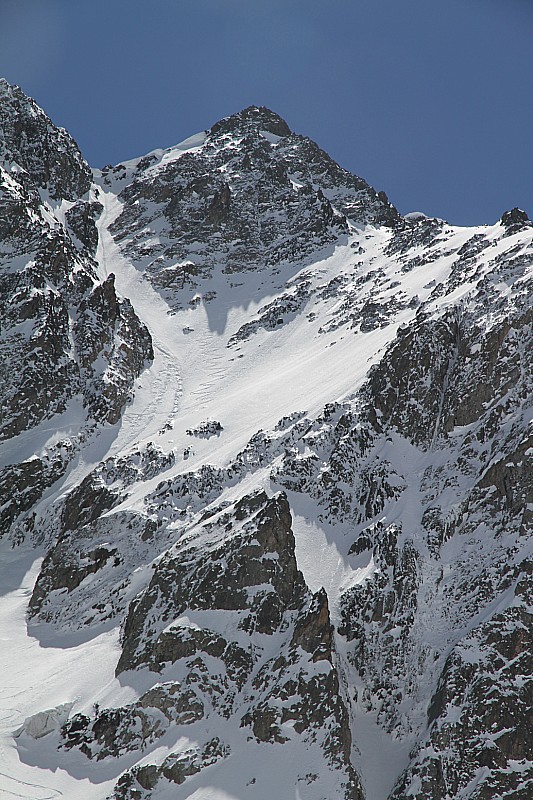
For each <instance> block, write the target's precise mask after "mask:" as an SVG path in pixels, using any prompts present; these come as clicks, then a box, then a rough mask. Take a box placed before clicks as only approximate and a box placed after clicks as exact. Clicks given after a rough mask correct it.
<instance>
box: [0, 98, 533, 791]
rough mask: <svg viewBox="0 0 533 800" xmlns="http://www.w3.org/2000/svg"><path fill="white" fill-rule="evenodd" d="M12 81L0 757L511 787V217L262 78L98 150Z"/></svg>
mask: <svg viewBox="0 0 533 800" xmlns="http://www.w3.org/2000/svg"><path fill="white" fill-rule="evenodd" d="M0 92H1V96H2V104H1V106H0V126H1V130H2V131H3V143H2V151H1V156H2V161H1V164H0V176H1V184H0V191H1V194H0V209H1V213H0V280H1V281H2V307H1V315H2V316H1V325H2V336H1V339H0V347H1V348H2V359H1V365H0V370H1V375H2V380H1V384H0V385H1V399H2V418H1V426H0V436H1V440H2V441H1V445H0V457H1V459H2V460H1V466H2V471H1V473H0V486H1V487H2V506H1V508H0V521H1V525H2V529H1V532H2V535H3V537H4V539H3V542H2V547H3V551H2V552H3V553H4V556H2V557H3V559H4V561H5V563H6V564H8V563H12V560H13V558H17V557H19V556H17V554H20V558H22V556H23V555H24V557H27V558H31V554H32V553H34V555H35V556H37V555H42V556H43V557H44V559H43V561H42V564H41V565H40V567H39V570H38V574H37V575H36V578H35V579H34V581H33V582H32V583H31V586H29V603H28V599H26V601H25V602H26V603H28V607H27V614H28V617H27V619H28V632H29V635H30V636H31V637H34V638H33V640H34V641H35V640H36V641H37V642H40V643H41V645H42V647H41V648H40V649H39V651H38V652H36V654H35V655H34V656H32V658H33V659H34V661H30V662H29V663H28V669H27V674H28V680H27V681H26V682H24V681H25V679H24V678H23V677H21V676H19V675H17V674H16V672H14V671H13V663H14V660H16V658H17V656H16V653H15V651H14V652H13V654H12V655H10V656H9V657H8V662H7V665H8V666H7V667H6V669H8V668H11V672H10V673H9V674H10V675H11V673H13V681H14V682H17V681H18V683H17V686H19V684H20V690H19V695H20V694H23V695H24V697H25V701H24V702H25V705H24V707H23V709H22V708H20V707H19V706H17V708H18V709H19V710H18V711H17V712H16V713H17V714H19V715H22V718H21V719H19V724H20V723H22V722H23V719H24V717H26V718H27V721H26V723H24V724H23V725H22V727H21V728H20V729H19V731H18V739H17V742H18V752H19V755H20V759H21V761H20V764H19V766H16V765H14V762H11V761H9V762H8V761H6V763H8V768H9V770H10V771H9V772H6V773H5V774H6V776H8V777H7V778H6V780H10V781H17V780H18V781H26V782H27V780H28V778H29V777H30V776H32V775H33V776H34V777H35V774H36V773H35V771H36V770H37V772H38V775H39V778H40V785H41V784H42V785H43V786H50V787H55V788H56V789H59V788H61V790H62V791H64V793H65V794H67V796H68V793H69V792H70V796H75V794H76V792H79V791H80V786H81V785H82V782H83V785H84V786H87V785H90V787H91V790H90V791H91V792H93V794H91V795H90V796H91V797H93V796H94V798H102V800H103V798H104V797H113V798H115V800H126V799H127V800H133V799H134V798H135V800H144V799H146V800H148V798H153V800H161V799H162V798H167V797H173V798H175V797H180V798H181V797H183V798H186V797H196V796H198V797H200V796H204V795H203V794H202V793H203V792H207V791H209V792H211V793H212V795H210V796H213V797H216V798H217V800H218V799H219V798H224V800H226V798H228V797H231V798H241V797H242V798H244V797H250V796H251V795H252V794H253V795H254V796H255V797H257V798H258V800H262V799H263V798H265V800H266V798H270V797H272V796H279V797H284V796H293V795H295V796H297V797H301V798H305V799H306V800H307V799H309V800H320V798H324V797H328V798H353V799H356V800H363V798H365V799H366V800H386V798H390V800H400V798H409V797H412V798H416V800H426V798H432V799H434V800H445V798H452V797H453V798H463V800H478V799H479V800H482V799H483V800H485V799H486V800H488V799H489V798H493V797H504V796H505V797H506V798H513V799H516V800H525V798H526V797H529V796H530V795H531V792H532V791H533V773H532V767H531V764H532V762H533V755H532V752H531V749H532V747H533V731H532V729H531V720H530V709H531V704H532V699H533V698H532V682H531V674H532V666H533V665H532V664H531V641H530V638H531V591H532V588H531V586H532V583H531V581H532V577H531V563H532V557H531V532H532V520H533V473H532V460H531V454H532V453H533V439H532V432H531V420H532V419H533V410H532V393H533V392H532V388H533V381H532V359H531V352H533V341H532V339H533V337H532V325H531V323H532V318H533V315H532V310H531V300H530V298H531V296H532V291H531V289H532V274H533V255H532V254H533V228H532V226H531V223H530V222H529V220H528V219H527V216H526V215H525V214H524V212H521V211H520V210H518V209H513V210H512V211H509V212H506V213H505V214H504V215H503V217H502V219H501V220H500V221H499V222H498V223H497V224H495V225H493V226H487V227H479V228H475V229H468V228H457V227H452V226H450V225H448V224H447V223H445V222H444V221H442V220H436V219H428V218H425V217H423V216H418V217H416V218H410V217H409V218H405V219H404V218H402V217H401V216H400V215H399V213H398V212H397V211H396V209H394V207H393V206H392V205H391V204H390V203H389V201H388V199H387V197H386V196H385V195H384V194H383V193H382V192H379V193H378V192H376V191H375V190H374V189H372V187H370V186H369V185H368V184H367V183H366V182H365V181H364V180H362V179H361V178H358V177H356V176H353V175H350V174H349V173H347V172H346V171H345V170H343V169H342V168H341V167H340V166H338V165H337V164H335V162H333V161H332V160H331V159H330V158H329V157H328V156H327V154H325V153H324V152H323V151H321V150H320V148H319V147H318V146H317V145H315V144H314V143H313V142H311V141H310V140H308V139H306V138H305V137H303V136H300V135H297V134H294V133H293V132H291V130H290V128H289V127H288V125H287V124H286V123H285V121H284V120H282V119H281V118H280V117H278V116H277V115H276V114H274V113H273V112H271V111H269V110H268V109H265V108H256V107H251V108H248V109H245V110H244V111H242V112H240V113H239V114H235V115H233V116H231V117H228V118H226V119H224V120H221V121H220V122H218V123H216V124H215V125H213V127H212V128H211V129H210V130H209V131H205V132H203V133H201V134H197V135H195V136H193V137H191V138H190V139H188V140H186V141H185V142H183V143H181V144H180V145H177V146H176V147H173V148H169V149H167V150H156V151H154V152H153V153H150V154H148V155H147V156H145V157H143V158H140V159H135V160H133V161H129V162H124V163H123V164H120V165H118V166H117V167H114V168H107V169H104V170H103V171H94V172H93V173H91V172H90V170H89V168H88V166H87V165H86V164H85V162H84V161H83V159H82V157H81V155H80V154H79V151H78V149H77V147H76V145H75V144H74V142H73V141H72V140H71V139H70V137H69V136H68V134H66V132H65V131H62V130H59V129H57V128H55V127H54V126H53V124H52V123H51V122H50V121H49V120H48V118H47V117H46V116H45V115H44V113H43V112H42V111H41V110H40V109H38V108H37V107H36V106H35V104H34V103H33V101H31V100H29V99H28V98H26V97H25V96H24V95H23V94H22V92H21V91H20V90H19V89H18V88H16V87H10V86H9V85H8V84H6V83H5V82H4V83H2V84H0ZM9 550H11V553H10V554H9V555H8V552H9ZM6 569H7V567H6ZM17 585H18V584H17ZM6 602H7V601H6ZM6 607H7V606H6ZM97 648H101V649H98V650H97ZM102 648H103V649H102ZM48 651H53V653H54V655H53V659H52V654H51V652H48ZM93 651H94V653H96V652H98V653H101V654H102V653H105V657H104V655H101V656H99V657H98V658H99V659H100V660H99V662H98V663H101V664H104V663H105V664H106V665H107V666H106V667H105V668H104V667H102V671H101V674H99V673H98V670H96V672H95V674H87V675H86V676H80V675H79V672H78V671H77V664H78V663H81V661H78V659H85V658H86V659H87V662H85V661H84V662H83V663H89V664H90V663H93V662H92V661H91V653H92V652H93ZM25 652H26V651H25ZM28 652H29V651H28ZM32 652H33V651H32ZM74 653H75V656H74ZM28 658H29V656H28ZM56 658H57V659H58V660H54V659H56ZM10 664H11V667H10V666H9V665H10ZM48 664H50V668H48V666H47V665H48ZM52 664H53V666H52ZM58 665H59V666H58ZM37 668H38V669H39V670H40V672H39V674H41V673H42V674H46V675H49V676H50V675H52V670H53V671H54V674H56V673H57V671H58V670H60V671H61V670H62V672H61V674H62V675H64V680H63V685H64V687H65V688H64V689H63V690H62V692H63V694H61V696H60V697H59V700H60V703H59V704H58V706H57V708H55V710H51V709H50V706H51V705H53V704H54V703H55V702H56V699H58V694H57V691H55V690H54V693H52V692H51V690H47V688H46V687H47V686H48V683H47V681H48V680H49V678H46V680H44V683H43V687H42V689H40V690H38V689H36V688H32V686H31V684H32V680H31V675H32V674H37ZM48 669H49V671H48V672H47V670H48ZM32 670H33V673H32ZM6 674H7V673H6ZM70 684H72V687H74V686H76V687H78V688H77V689H76V691H74V688H72V690H71V689H70V688H69V686H70ZM10 685H11V684H10ZM80 687H81V688H80ZM49 696H50V699H49V700H48V699H47V698H48V697H49ZM52 697H53V699H52ZM6 702H7V701H6V700H4V699H3V700H2V703H3V704H4V705H5V704H6ZM45 709H48V712H49V713H48V714H47V715H45V717H43V716H42V715H41V716H39V713H38V712H42V711H44V710H45ZM13 713H14V712H13ZM36 715H37V716H36ZM10 718H11V717H10ZM17 719H18V717H17ZM43 720H44V721H43ZM13 727H15V724H13ZM10 730H11V728H10ZM36 732H37V733H36ZM44 734H46V739H45V740H44V741H42V740H41V736H43V735H44ZM36 736H37V738H36ZM7 752H8V751H7V750H6V753H7ZM51 753H53V756H52V755H51ZM6 758H7V756H6ZM36 765H39V766H38V767H37V766H36ZM8 768H6V769H8ZM17 770H19V771H18V772H17ZM48 770H57V775H58V776H60V777H56V778H55V779H54V778H53V777H52V776H53V775H54V774H55V773H52V772H48ZM54 780H55V781H56V783H54ZM1 781H2V777H1V776H0V786H1ZM6 785H7V784H6ZM10 785H11V784H10Z"/></svg>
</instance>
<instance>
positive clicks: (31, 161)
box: [0, 81, 153, 538]
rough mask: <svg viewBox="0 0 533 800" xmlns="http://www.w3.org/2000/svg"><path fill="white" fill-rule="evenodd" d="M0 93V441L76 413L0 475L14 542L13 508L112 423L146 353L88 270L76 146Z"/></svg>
mask: <svg viewBox="0 0 533 800" xmlns="http://www.w3.org/2000/svg"><path fill="white" fill-rule="evenodd" d="M0 100H1V102H0V128H1V130H2V141H1V150H0V209H1V211H2V213H1V219H2V221H1V223H0V294H1V300H0V325H1V327H2V334H3V335H2V340H1V342H0V385H1V390H0V392H1V396H0V402H1V414H0V440H3V441H6V440H8V439H12V438H13V437H17V436H20V435H21V434H23V433H24V432H25V431H28V430H30V429H35V428H36V427H37V426H39V425H40V424H41V423H43V422H45V421H47V422H48V424H49V425H53V423H52V422H50V421H51V420H52V419H53V418H54V417H57V415H60V414H64V413H73V412H74V410H75V409H76V410H77V417H78V419H79V421H78V424H77V430H76V433H75V434H74V437H73V439H70V438H65V439H64V441H62V442H59V441H58V442H57V443H56V445H55V446H54V448H53V449H52V450H51V451H48V452H45V453H42V454H40V456H39V458H38V459H31V460H30V461H28V462H23V463H20V464H17V463H16V461H15V462H14V463H12V464H8V465H7V466H6V467H4V468H3V470H2V473H1V475H0V481H1V483H2V486H3V489H4V490H5V492H6V494H5V495H4V496H5V497H6V500H7V502H6V503H5V504H3V508H2V512H1V530H0V535H3V534H5V533H6V532H8V531H10V530H11V531H12V535H13V536H14V537H15V538H20V537H23V536H24V535H26V533H27V532H28V531H30V530H31V519H29V520H24V519H23V518H22V517H21V514H23V512H25V511H26V510H27V509H29V508H30V507H31V506H32V505H33V503H35V501H36V500H37V499H38V498H39V497H40V496H41V494H42V492H43V491H44V490H45V489H46V488H48V487H50V486H51V485H52V484H53V483H54V482H55V481H56V480H57V479H58V478H59V477H60V476H61V474H62V473H63V472H64V471H65V469H66V468H67V466H68V463H69V461H70V459H71V458H72V457H73V455H74V454H75V452H76V451H77V449H78V447H79V444H80V442H81V440H82V439H84V438H86V437H87V435H88V434H89V431H90V430H94V429H95V427H96V426H99V425H102V424H103V423H106V422H107V423H110V424H114V423H116V422H117V421H118V420H119V418H120V415H121V412H122V409H123V408H124V405H125V403H126V401H127V400H128V398H129V396H130V393H131V388H132V385H133V382H134V380H135V378H136V377H137V376H138V375H139V374H140V373H141V372H142V370H143V369H144V368H145V365H146V363H147V362H148V361H149V360H150V359H151V358H152V357H153V352H152V345H151V339H150V335H149V333H148V331H147V329H146V327H145V326H144V325H143V324H142V323H141V322H140V321H139V319H138V318H137V316H136V314H135V312H134V311H133V308H132V306H131V304H130V303H129V302H128V301H127V300H121V299H120V298H118V297H117V294H116V292H115V287H114V282H113V277H112V276H110V277H109V278H108V279H107V280H106V281H104V282H103V283H100V282H99V281H98V279H97V277H96V272H95V266H96V265H95V262H94V260H93V256H94V253H95V251H96V245H97V241H98V233H97V230H96V226H95V218H96V217H97V216H98V214H99V213H100V211H101V209H102V206H101V205H100V204H99V203H97V202H89V201H87V200H85V199H81V198H82V195H86V194H87V193H88V191H89V189H90V186H91V171H90V169H89V167H88V165H87V164H86V163H85V161H84V160H83V158H82V157H81V155H80V153H79V150H78V148H77V147H76V144H75V143H74V142H73V140H72V139H71V138H70V137H69V135H68V134H67V133H66V131H63V130H61V129H59V128H56V127H55V126H54V125H53V124H52V123H51V122H50V120H49V119H48V117H46V115H45V114H44V113H43V112H42V111H41V110H40V109H39V108H38V107H37V106H36V105H35V103H34V102H33V101H32V100H30V99H29V98H27V97H26V96H25V95H24V94H23V93H22V92H21V91H20V89H18V87H11V86H9V84H7V83H6V82H5V81H1V82H0ZM40 192H41V194H43V196H44V193H46V192H47V193H48V197H49V200H46V199H43V198H42V196H41V194H40ZM64 201H70V203H73V205H71V206H70V208H69V209H68V210H67V211H66V214H65V218H66V220H67V225H64V224H63V222H62V221H61V217H60V216H57V217H55V216H54V214H55V213H56V212H55V208H56V205H57V206H58V205H60V204H61V203H62V202H64ZM74 201H75V202H74ZM54 204H55V205H54ZM71 232H72V233H73V234H74V236H75V239H73V238H72V236H71ZM17 519H19V522H18V523H16V521H17ZM13 526H15V528H16V530H15V528H13Z"/></svg>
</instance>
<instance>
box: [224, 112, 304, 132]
mask: <svg viewBox="0 0 533 800" xmlns="http://www.w3.org/2000/svg"><path fill="white" fill-rule="evenodd" d="M250 130H254V131H260V130H264V131H268V132H269V133H273V134H274V135H275V136H290V135H291V133H292V131H291V129H290V128H289V126H288V125H287V123H286V122H285V120H284V119H282V117H280V116H279V114H276V113H275V111H271V110H270V109H269V108H266V107H265V106H248V108H244V109H243V110H242V111H239V112H238V113H237V114H232V115H231V116H229V117H224V118H223V119H221V120H219V122H215V124H214V125H213V126H212V127H211V130H210V133H212V134H218V133H222V134H224V133H233V132H236V131H242V132H247V131H250Z"/></svg>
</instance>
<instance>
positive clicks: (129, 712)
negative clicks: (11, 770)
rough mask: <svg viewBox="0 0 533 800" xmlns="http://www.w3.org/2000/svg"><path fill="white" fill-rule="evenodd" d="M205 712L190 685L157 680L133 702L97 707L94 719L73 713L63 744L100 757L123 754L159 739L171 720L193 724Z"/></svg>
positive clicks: (172, 722)
mask: <svg viewBox="0 0 533 800" xmlns="http://www.w3.org/2000/svg"><path fill="white" fill-rule="evenodd" d="M158 712H159V713H158ZM203 713H204V709H203V704H202V701H201V700H199V698H198V697H197V695H196V694H195V693H194V692H193V691H191V690H190V689H186V690H183V689H182V687H181V686H180V685H179V684H177V683H163V684H157V685H156V686H154V687H153V688H152V689H150V690H149V691H148V692H145V694H143V695H142V696H141V697H140V698H139V700H138V701H137V702H136V703H133V704H132V705H129V706H125V707H123V708H113V709H108V708H106V709H102V710H100V709H99V708H98V709H95V715H94V718H93V719H91V718H89V717H87V716H85V715H84V714H76V715H75V716H73V717H71V718H70V719H69V720H68V722H67V723H66V724H65V725H64V726H63V728H62V731H61V735H62V739H63V742H62V744H61V747H62V748H64V749H65V750H70V749H72V748H73V747H77V748H79V749H80V750H81V752H82V753H83V754H84V755H86V756H87V758H89V759H93V758H94V759H96V760H97V761H100V760H101V759H103V758H108V757H112V758H119V757H120V756H122V755H124V754H125V753H127V752H130V751H132V750H133V751H135V750H139V749H144V748H145V747H146V746H147V745H148V744H151V743H153V742H156V741H157V740H158V739H160V738H161V737H162V736H164V735H165V733H166V731H167V730H168V727H169V726H170V725H171V724H173V725H191V724H192V723H193V722H196V721H197V720H199V719H202V717H203Z"/></svg>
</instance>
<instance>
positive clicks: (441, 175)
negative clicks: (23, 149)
mask: <svg viewBox="0 0 533 800" xmlns="http://www.w3.org/2000/svg"><path fill="white" fill-rule="evenodd" d="M532 42H533V0H320V1H319V0H270V1H269V2H262V0H190V1H189V0H151V1H150V2H141V0H91V2H88V3H84V2H77V0H74V2H73V0H46V2H43V0H0V74H1V75H3V76H4V77H6V78H7V79H8V80H10V81H11V82H13V83H18V84H19V85H21V86H22V88H23V89H24V90H25V91H26V92H27V93H28V94H30V95H32V96H33V97H35V99H36V100H37V102H38V103H39V104H40V105H41V106H42V107H43V108H44V109H45V110H46V111H47V113H48V114H49V115H50V116H51V117H52V119H53V120H54V121H55V122H57V123H58V124H61V125H64V126H65V127H66V128H67V129H68V130H69V131H70V133H71V134H72V135H73V136H74V138H75V139H76V141H77V142H78V144H79V145H80V147H81V149H82V151H83V153H84V155H85V156H86V158H87V159H88V161H89V162H90V163H91V164H92V165H93V166H102V165H103V164H106V163H117V162H119V161H121V160H124V159H127V158H131V157H133V156H137V155H141V154H143V153H145V152H147V151H148V150H152V149H154V148H155V147H165V146H168V145H171V144H175V143H176V142H178V141H180V140H181V139H183V138H185V137H187V136H189V135H190V134H192V133H194V132H196V131H198V130H202V129H204V128H206V127H209V126H210V125H211V124H212V123H213V122H215V121H216V120H217V119H219V118H220V117H222V116H226V115H228V114H230V113H233V112H235V111H238V110H239V109H240V108H243V107H244V106H247V105H250V104H256V105H267V106H269V107H270V108H272V109H274V110H275V111H277V112H278V113H279V114H281V115H282V116H283V117H284V118H285V119H286V120H287V122H288V123H289V125H290V126H291V128H292V129H293V130H295V131H297V132H299V133H304V134H306V135H308V136H310V137H311V138H313V139H315V141H317V142H318V143H319V144H320V146H321V147H323V148H324V149H325V150H327V151H328V152H329V153H330V154H331V155H332V156H333V157H334V158H335V159H336V160H337V161H339V162H340V163H341V164H342V165H343V166H345V167H347V168H348V169H350V170H351V171H352V172H355V173H356V174H358V175H360V176H362V177H363V178H365V179H366V180H368V181H369V182H370V183H371V184H372V185H373V186H375V188H376V189H384V190H385V191H386V192H387V194H388V195H389V197H390V199H391V200H392V202H394V203H395V204H396V205H397V206H398V208H399V209H400V211H401V212H403V213H406V212H408V211H413V210H421V211H425V212H426V213H428V214H433V215H436V216H441V217H444V218H446V219H448V220H449V221H451V222H454V223H457V224H480V223H491V222H494V221H495V220H496V219H497V218H498V217H499V216H500V215H501V214H502V212H503V211H505V210H506V209H508V208H511V207H513V206H516V205H517V206H520V207H522V208H524V209H525V210H526V211H527V212H528V213H529V214H530V216H533V192H532V187H533V147H532V142H531V138H532V137H531V131H532V128H533V45H532Z"/></svg>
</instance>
